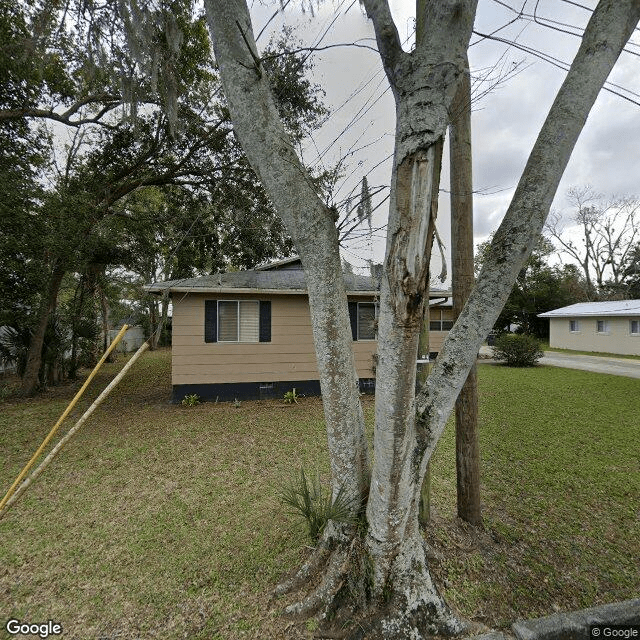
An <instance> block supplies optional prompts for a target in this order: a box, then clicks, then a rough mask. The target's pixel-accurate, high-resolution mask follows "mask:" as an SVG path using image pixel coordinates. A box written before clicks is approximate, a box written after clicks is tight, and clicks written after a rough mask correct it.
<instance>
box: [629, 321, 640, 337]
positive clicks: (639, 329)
mask: <svg viewBox="0 0 640 640" xmlns="http://www.w3.org/2000/svg"><path fill="white" fill-rule="evenodd" d="M634 322H635V323H636V331H634V330H633V323H634ZM629 335H630V336H638V337H640V318H631V319H630V320H629Z"/></svg>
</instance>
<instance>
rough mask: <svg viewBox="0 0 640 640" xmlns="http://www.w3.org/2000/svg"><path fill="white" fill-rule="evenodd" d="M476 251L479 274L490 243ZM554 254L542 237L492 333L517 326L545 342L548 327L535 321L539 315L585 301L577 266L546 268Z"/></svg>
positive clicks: (486, 242)
mask: <svg viewBox="0 0 640 640" xmlns="http://www.w3.org/2000/svg"><path fill="white" fill-rule="evenodd" d="M477 249H478V251H477V255H476V271H479V269H480V268H481V266H482V264H483V263H484V261H485V260H486V259H487V257H488V253H489V251H490V249H491V241H490V240H487V241H485V242H481V243H479V244H478V247H477ZM554 253H555V247H554V246H553V244H552V243H551V241H550V240H548V239H547V238H546V237H544V236H541V237H540V238H539V239H538V242H537V243H536V246H535V247H534V249H533V251H532V252H531V255H530V256H529V258H528V259H527V262H526V264H525V265H524V267H523V268H522V269H520V272H519V273H518V277H517V278H516V282H515V284H514V286H513V289H512V291H511V293H510V294H509V298H508V299H507V302H506V304H505V305H504V308H503V309H502V311H501V312H500V315H499V316H498V319H497V320H496V323H495V325H494V330H495V331H497V332H499V333H500V332H502V331H509V330H510V327H512V326H513V325H517V327H518V331H520V332H522V333H528V334H531V335H534V336H536V337H537V338H539V339H540V340H548V339H549V323H548V322H547V321H546V320H545V319H543V318H538V314H539V313H544V312H545V311H551V310H552V309H558V308H559V307H565V306H567V305H570V304H574V303H576V302H584V301H586V300H587V299H588V298H587V289H586V285H585V281H584V278H583V277H581V276H580V273H579V272H578V270H577V267H576V265H573V264H566V265H563V266H561V267H560V266H551V265H549V263H548V262H547V260H548V258H549V256H551V255H552V254H554Z"/></svg>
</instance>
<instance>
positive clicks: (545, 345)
mask: <svg viewBox="0 0 640 640" xmlns="http://www.w3.org/2000/svg"><path fill="white" fill-rule="evenodd" d="M540 347H541V348H542V350H543V351H559V352H560V353H569V354H572V355H579V356H599V357H601V358H622V359H624V360H640V356H630V355H625V354H623V353H609V352H608V351H576V350H575V349H561V348H560V347H551V346H549V343H548V342H543V343H542V344H541V345H540Z"/></svg>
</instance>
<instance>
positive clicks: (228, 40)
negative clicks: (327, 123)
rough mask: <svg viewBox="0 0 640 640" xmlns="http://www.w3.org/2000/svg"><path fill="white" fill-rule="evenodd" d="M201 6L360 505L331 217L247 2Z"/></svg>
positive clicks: (344, 311) (348, 484)
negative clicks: (300, 287) (298, 292)
mask: <svg viewBox="0 0 640 640" xmlns="http://www.w3.org/2000/svg"><path fill="white" fill-rule="evenodd" d="M205 7H206V11H207V16H208V21H209V27H210V31H211V35H212V40H213V46H214V50H215V54H216V59H217V62H218V65H219V68H220V76H221V80H222V84H223V87H224V92H225V96H226V98H227V102H228V104H229V110H230V112H231V117H232V120H233V124H234V129H235V133H236V135H237V136H238V138H239V139H240V142H241V143H242V146H243V148H244V150H245V153H246V155H247V158H248V159H249V162H250V163H251V166H252V167H253V169H254V170H255V171H256V173H257V174H258V176H259V177H260V179H261V180H262V183H263V185H264V187H265V189H266V190H267V193H268V194H269V197H270V199H271V201H272V202H273V204H274V206H275V207H276V210H277V211H278V213H279V215H280V216H281V218H282V219H283V220H284V222H285V224H286V226H287V230H288V231H289V233H290V234H291V237H292V239H293V242H294V244H295V246H296V249H297V250H298V253H299V255H300V258H301V260H302V265H303V267H304V271H305V277H306V282H307V290H308V293H309V305H310V308H311V323H312V327H313V336H314V344H315V351H316V357H317V360H318V372H319V377H320V388H321V391H322V401H323V407H324V412H325V419H326V424H327V434H328V443H329V452H330V457H331V472H332V485H333V491H334V495H335V494H336V493H337V492H338V491H339V490H340V488H342V489H343V491H344V493H345V495H346V496H347V497H348V498H350V499H353V501H354V504H355V503H356V502H357V503H358V504H359V503H360V501H361V500H362V499H363V498H364V496H365V495H366V492H367V490H368V486H369V479H368V455H367V444H366V440H365V435H364V417H363V413H362V408H361V405H360V396H359V392H360V387H359V382H358V375H357V373H356V367H355V359H354V356H353V350H352V346H351V345H352V338H351V329H350V323H349V313H348V307H347V296H346V290H345V284H344V279H343V276H342V263H341V260H340V253H339V250H338V233H337V231H336V227H335V220H334V215H333V213H332V211H331V210H330V209H329V208H328V207H327V206H326V205H325V204H324V203H323V202H322V200H320V198H319V197H318V194H317V193H316V191H315V188H314V186H313V183H312V181H311V180H310V179H309V176H308V174H307V172H306V170H305V168H304V167H303V166H302V163H301V162H300V160H299V159H298V156H297V155H296V152H295V150H294V148H293V144H292V142H291V140H290V139H289V136H288V135H287V133H286V132H285V130H284V126H283V125H282V122H281V121H280V118H279V115H278V111H277V108H276V105H275V102H274V99H273V96H272V94H271V90H270V88H269V83H268V81H267V78H266V77H265V72H264V69H263V68H262V65H261V64H260V61H259V59H258V54H257V48H256V44H255V40H254V36H253V30H252V27H251V19H250V17H249V11H248V9H247V6H246V2H244V1H238V0H236V1H233V2H229V1H228V0H206V2H205Z"/></svg>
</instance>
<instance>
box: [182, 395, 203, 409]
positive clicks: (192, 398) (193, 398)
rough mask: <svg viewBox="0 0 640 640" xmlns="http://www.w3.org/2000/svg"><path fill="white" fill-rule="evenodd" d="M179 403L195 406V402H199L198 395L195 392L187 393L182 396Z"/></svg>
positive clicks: (185, 405)
mask: <svg viewBox="0 0 640 640" xmlns="http://www.w3.org/2000/svg"><path fill="white" fill-rule="evenodd" d="M181 404H182V406H183V407H195V406H196V405H197V404H200V396H199V395H198V394H197V393H192V394H191V395H187V396H185V397H184V398H182V402H181Z"/></svg>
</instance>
